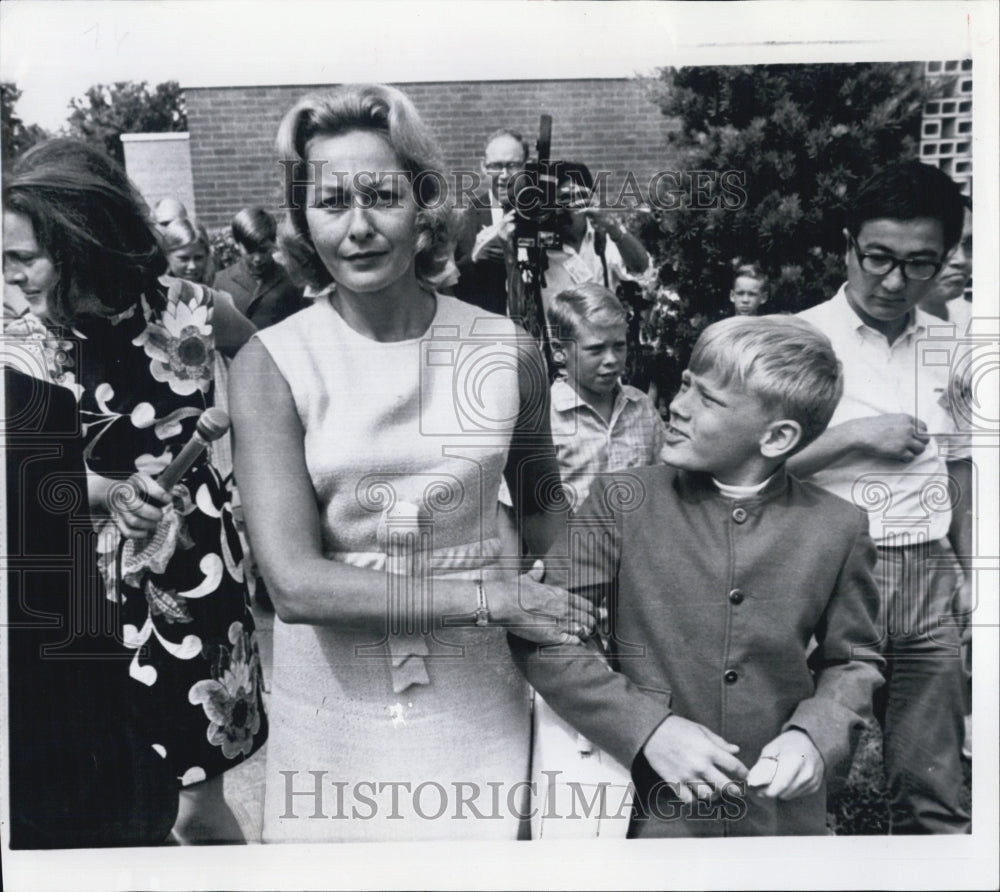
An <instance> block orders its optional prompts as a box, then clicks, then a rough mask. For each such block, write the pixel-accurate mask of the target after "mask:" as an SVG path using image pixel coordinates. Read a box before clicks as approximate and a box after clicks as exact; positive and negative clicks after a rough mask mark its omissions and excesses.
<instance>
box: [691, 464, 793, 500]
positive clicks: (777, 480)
mask: <svg viewBox="0 0 1000 892" xmlns="http://www.w3.org/2000/svg"><path fill="white" fill-rule="evenodd" d="M789 479H790V478H789V476H788V470H787V468H786V467H785V465H784V464H782V465H781V467H779V468H778V469H777V470H776V471H775V472H774V473H773V474H772V475H771V479H770V480H768V481H767V483H766V484H765V486H764V488H763V489H761V491H760V492H757V493H754V494H753V495H752V496H748V497H746V498H742V499H736V500H735V501H734V500H732V499H729V498H727V497H726V496H724V495H723V494H722V493H721V492H719V490H718V488H717V487H716V485H715V484H714V483H713V482H712V475H711V474H708V473H705V472H703V471H684V470H678V472H677V477H676V479H675V486H676V487H677V492H678V493H679V494H680V496H681V497H682V498H683V499H685V500H686V501H691V502H704V501H719V502H724V503H725V504H726V505H731V506H736V505H742V506H743V507H745V508H753V507H756V506H760V505H764V504H766V503H767V502H771V501H774V500H775V499H777V498H779V497H781V496H783V495H784V494H785V493H786V492H788V488H789V485H790V483H789Z"/></svg>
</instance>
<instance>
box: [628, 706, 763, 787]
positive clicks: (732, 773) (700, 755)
mask: <svg viewBox="0 0 1000 892" xmlns="http://www.w3.org/2000/svg"><path fill="white" fill-rule="evenodd" d="M739 749H740V748H739V747H738V746H736V744H734V743H728V742H727V741H725V740H723V739H722V738H721V737H719V735H718V734H715V733H714V732H712V731H709V730H708V728H706V727H705V726H704V725H699V724H698V723H697V722H692V721H689V720H688V719H685V718H681V717H680V716H679V715H672V716H668V717H667V718H666V719H665V720H664V721H663V722H662V723H661V724H660V727H659V728H657V729H656V730H655V731H654V732H653V734H652V736H651V737H650V738H649V740H648V741H647V742H646V746H645V747H643V753H644V754H645V756H646V761H648V762H649V764H650V765H651V766H652V768H653V770H654V771H655V772H656V773H657V774H658V775H660V777H662V778H663V779H664V780H665V781H666V782H667V783H668V784H669V785H670V786H671V788H672V789H673V790H674V792H675V793H676V794H677V797H678V798H679V799H680V800H681V801H682V802H684V803H685V804H688V805H690V804H691V803H692V802H694V800H695V798H698V799H706V800H708V799H714V798H715V797H716V796H718V795H719V793H720V792H721V790H722V787H723V786H724V785H725V784H728V783H730V782H732V781H733V780H742V779H743V778H745V777H746V776H747V769H746V766H745V765H744V764H743V763H742V762H741V761H740V760H739V759H737V758H736V756H735V753H738V752H739ZM688 784H691V785H693V789H691V788H690V787H689V786H688Z"/></svg>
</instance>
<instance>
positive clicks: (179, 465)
mask: <svg viewBox="0 0 1000 892" xmlns="http://www.w3.org/2000/svg"><path fill="white" fill-rule="evenodd" d="M206 446H208V441H207V440H206V439H204V438H203V437H202V436H201V434H199V433H198V432H197V431H196V432H195V433H194V435H193V436H192V437H191V439H190V440H188V441H187V443H185V444H184V448H183V449H181V451H180V452H178V453H177V457H176V458H175V459H174V460H173V461H172V462H171V463H170V464H169V465H168V466H167V467H166V468H165V469H164V470H163V472H162V473H161V474H160V476H159V477H157V478H156V482H157V483H159V484H160V486H162V487H163V488H164V489H165V490H166V491H167V492H170V490H171V489H173V488H174V487H175V486H176V485H177V484H178V482H179V481H180V479H181V477H183V476H184V475H185V473H187V470H188V468H190V467H191V465H193V464H194V463H195V460H196V459H197V458H198V456H199V455H201V454H202V452H204V451H205V447H206Z"/></svg>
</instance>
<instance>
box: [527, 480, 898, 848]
mask: <svg viewBox="0 0 1000 892" xmlns="http://www.w3.org/2000/svg"><path fill="white" fill-rule="evenodd" d="M568 530H569V533H568V542H567V541H563V542H559V543H556V544H555V545H554V547H553V549H552V550H551V551H550V554H549V555H548V557H547V559H546V577H545V581H546V582H548V583H552V584H556V585H562V586H565V587H568V588H572V589H576V590H587V591H591V592H594V593H595V594H596V593H597V592H598V591H600V592H601V594H602V595H604V596H605V597H608V599H609V600H608V606H609V613H610V621H611V636H610V642H609V655H610V659H611V663H612V665H613V666H614V668H615V669H617V671H616V672H611V671H609V670H608V668H607V665H606V664H605V662H604V660H603V658H601V657H600V656H599V655H597V654H595V653H594V652H593V651H592V650H589V649H586V648H583V647H580V646H578V645H576V646H572V647H562V648H538V647H536V646H534V645H532V644H529V643H527V642H524V641H521V640H520V639H514V638H512V647H513V648H514V649H515V654H516V655H517V656H518V657H519V658H520V659H521V660H522V661H523V663H522V665H523V669H524V672H525V675H526V676H527V678H528V681H530V682H531V684H532V685H534V686H535V688H537V689H538V691H539V692H540V693H541V694H542V695H543V696H544V698H545V699H546V701H547V702H548V703H549V704H550V705H551V706H552V707H553V708H554V709H555V710H556V712H558V713H559V714H560V715H561V716H562V717H563V718H565V719H566V720H567V721H569V722H571V723H572V724H573V725H575V726H576V727H577V728H578V729H579V730H580V731H581V732H582V733H583V734H585V735H586V736H587V737H588V738H589V739H591V740H593V741H594V742H595V743H596V744H597V745H598V746H600V747H602V748H603V749H605V750H606V751H607V752H609V753H610V754H611V755H612V756H614V757H615V758H616V759H618V761H620V762H621V763H622V764H623V765H628V766H631V767H632V770H633V779H634V781H635V783H636V787H637V791H638V793H639V799H640V801H643V799H644V797H647V798H648V794H649V788H650V786H651V785H652V784H653V783H654V782H655V781H656V780H657V778H656V776H655V775H654V774H653V773H652V771H651V769H650V768H649V766H648V764H647V763H646V761H645V758H644V757H643V756H642V755H641V752H642V748H643V745H644V744H645V743H646V741H647V740H648V738H649V737H650V735H651V734H652V733H653V732H654V731H655V730H656V728H657V727H658V726H659V725H660V724H661V722H663V720H664V719H665V718H666V717H667V716H669V715H671V714H672V713H676V714H677V715H679V716H683V717H684V718H687V719H690V720H691V721H695V722H699V723H701V724H703V725H705V726H706V727H708V728H710V729H711V730H713V731H715V732H716V733H717V734H720V735H721V736H722V737H724V738H725V739H726V740H727V741H729V742H730V743H735V744H737V745H738V746H739V747H740V751H739V753H738V754H737V755H738V757H739V758H740V759H741V760H742V761H743V763H744V764H745V765H746V766H747V767H748V768H750V767H751V766H752V765H753V764H754V762H756V761H757V758H758V756H759V754H760V750H761V748H762V747H763V746H764V745H765V744H766V743H768V742H769V741H770V740H772V739H773V738H775V737H776V736H777V735H778V734H780V733H781V732H782V731H784V730H787V729H788V728H792V727H794V728H799V729H801V730H803V731H805V732H806V733H807V734H808V735H809V737H810V738H811V739H812V741H813V743H814V744H815V745H816V748H817V749H818V750H819V752H820V753H821V755H822V757H823V759H824V762H825V766H826V772H825V779H826V780H827V781H829V780H830V778H831V777H833V776H834V774H835V773H836V772H837V771H838V770H843V769H844V768H845V767H846V766H848V765H849V756H850V755H851V753H852V752H853V749H854V745H855V743H856V740H857V736H858V734H859V732H860V730H861V728H862V725H863V723H864V722H865V720H866V719H867V718H868V717H869V716H870V714H871V702H872V694H873V692H874V691H875V690H876V688H877V687H878V686H879V685H880V684H881V683H882V676H881V667H882V665H883V662H882V660H881V658H880V657H879V656H878V655H877V652H876V651H877V642H878V637H879V635H878V632H877V630H876V618H877V616H878V603H879V602H878V590H877V588H876V586H875V582H874V580H873V578H872V568H873V566H874V563H875V548H874V545H873V544H872V542H871V539H870V538H869V536H868V525H867V521H866V519H865V516H864V514H863V512H861V511H859V510H858V509H857V508H856V507H854V506H853V505H850V504H849V503H847V502H845V501H843V500H842V499H840V498H838V497H836V496H833V495H831V494H829V493H827V492H826V491H824V490H822V489H820V488H818V487H816V486H813V485H811V484H806V483H802V482H800V481H799V480H797V479H795V478H793V477H791V476H789V475H787V474H786V473H785V471H784V469H783V468H782V469H781V470H779V471H778V472H777V473H776V474H775V475H774V477H772V478H771V480H770V481H769V482H768V484H767V485H766V486H765V488H764V489H763V490H762V491H761V492H760V493H759V494H758V495H756V496H754V497H752V498H748V499H740V500H738V501H732V500H730V499H727V498H724V497H723V496H722V495H721V494H720V493H719V492H718V491H717V490H716V489H715V487H714V486H713V484H712V482H711V480H710V478H709V477H708V476H707V475H704V474H693V473H687V472H683V471H678V470H677V469H675V468H672V467H669V466H666V465H660V466H656V467H648V468H635V469H631V470H629V471H626V472H616V473H614V474H608V475H605V476H604V477H602V478H598V480H597V481H596V482H595V484H594V486H593V488H592V490H591V494H590V497H589V498H588V500H587V502H586V504H585V505H584V507H583V509H582V510H581V511H580V512H579V513H578V514H577V515H576V516H575V517H574V518H573V519H572V520H571V521H570V523H569V527H568ZM569 548H572V549H573V551H572V552H570V551H569V550H568V549H569ZM570 553H572V555H573V556H572V559H567V557H566V555H567V554H570ZM813 636H815V639H816V642H817V646H816V648H815V650H813V651H812V653H811V654H810V656H809V658H808V660H807V658H806V654H807V651H808V648H809V647H810V639H811V638H812V637H813ZM729 798H730V799H733V798H734V797H729ZM735 798H737V800H738V801H737V804H736V806H734V805H733V804H732V803H730V804H728V805H726V804H725V803H723V805H724V806H725V807H726V808H727V810H728V813H729V814H730V818H729V819H721V818H716V819H706V818H705V817H702V818H701V819H699V820H686V819H674V818H675V816H676V814H677V813H678V811H679V803H677V802H675V801H670V800H672V797H671V796H669V795H667V796H666V797H664V796H661V797H660V799H659V800H658V803H659V806H658V807H659V811H660V812H661V813H662V818H663V819H658V818H656V817H655V816H654V817H651V818H650V819H649V820H645V821H637V822H634V823H633V829H632V831H631V833H632V835H637V836H718V835H729V834H731V835H750V834H753V835H758V834H760V835H777V834H803V833H813V834H821V833H824V832H825V818H826V789H825V784H824V786H823V788H821V789H820V791H819V792H817V793H815V794H813V795H811V796H805V797H801V798H798V799H795V800H790V801H787V802H775V801H773V800H763V799H760V798H759V797H756V796H752V795H751V796H748V797H747V798H746V799H745V800H740V799H739V797H735ZM742 801H745V802H746V803H747V804H748V807H747V808H746V809H743V808H742V806H741V805H740V802H742ZM647 805H653V803H649V802H647Z"/></svg>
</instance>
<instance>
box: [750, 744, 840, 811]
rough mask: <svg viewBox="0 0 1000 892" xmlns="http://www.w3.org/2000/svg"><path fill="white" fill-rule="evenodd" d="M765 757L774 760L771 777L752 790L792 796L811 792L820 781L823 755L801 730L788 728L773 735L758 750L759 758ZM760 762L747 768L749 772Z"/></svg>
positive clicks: (773, 796)
mask: <svg viewBox="0 0 1000 892" xmlns="http://www.w3.org/2000/svg"><path fill="white" fill-rule="evenodd" d="M769 759H773V760H774V762H775V766H776V767H775V768H774V778H773V780H771V782H770V783H769V784H768V785H767V786H766V787H763V788H761V789H759V790H757V791H756V792H757V794H758V795H760V796H764V797H766V798H768V799H795V798H796V797H798V796H808V795H809V794H810V793H815V792H816V791H817V790H818V789H819V788H820V784H822V783H823V774H824V772H825V770H826V766H825V765H824V763H823V757H822V756H821V755H820V753H819V750H818V749H816V745H815V744H814V743H813V742H812V740H810V738H809V735H808V734H806V732H805V731H799V730H798V729H797V728H792V729H790V730H788V731H785V733H784V734H779V735H778V736H777V737H775V738H774V740H772V741H771V742H770V743H769V744H767V746H765V747H764V749H762V750H761V751H760V762H763V761H765V760H769ZM760 762H758V763H757V765H754V767H753V768H752V769H751V772H752V773H753V772H756V771H757V766H758V765H760ZM762 767H765V766H762ZM751 780H752V778H751Z"/></svg>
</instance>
